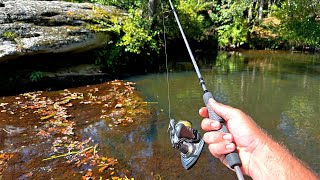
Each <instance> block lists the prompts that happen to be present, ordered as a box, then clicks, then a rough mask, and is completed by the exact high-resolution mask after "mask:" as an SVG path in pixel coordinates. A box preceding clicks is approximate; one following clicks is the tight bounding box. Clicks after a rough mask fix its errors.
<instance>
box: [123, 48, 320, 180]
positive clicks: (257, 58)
mask: <svg viewBox="0 0 320 180" xmlns="http://www.w3.org/2000/svg"><path fill="white" fill-rule="evenodd" d="M184 61H185V62H178V63H172V66H171V68H170V73H169V81H168V83H169V93H168V90H167V85H168V83H167V74H166V73H156V74H149V75H144V76H136V77H132V78H130V79H129V80H130V81H133V82H136V83H137V85H136V87H137V89H138V90H139V91H141V93H142V95H143V96H144V99H146V100H147V101H150V102H157V104H154V108H155V110H156V115H157V116H156V118H157V121H156V122H157V123H156V124H155V127H156V128H155V129H156V131H157V134H156V135H155V134H152V133H151V134H150V136H149V137H150V139H152V142H150V143H151V144H153V146H154V147H153V150H152V151H151V152H153V153H149V154H151V156H152V157H153V159H155V160H152V161H147V162H146V164H145V166H146V167H150V166H156V167H157V168H158V169H159V170H158V171H157V172H158V173H159V174H160V175H161V177H162V178H163V179H207V178H209V179H212V178H215V179H235V178H236V177H235V175H234V173H233V172H231V171H230V170H228V169H227V168H226V167H224V166H223V165H222V164H221V163H220V162H219V161H218V160H216V159H214V158H213V157H212V156H211V155H210V153H209V151H208V150H207V146H205V147H204V151H203V152H202V155H201V157H200V159H199V161H198V162H197V164H196V165H195V166H194V167H193V169H191V170H189V171H186V170H184V169H183V168H182V166H181V164H180V160H179V153H178V151H177V150H175V149H172V148H171V147H170V143H169V135H168V133H167V132H166V130H167V125H168V122H169V113H170V114H171V117H172V118H174V119H176V120H189V121H191V122H192V123H193V127H194V128H196V129H198V130H200V127H199V126H200V122H201V120H202V118H201V117H200V116H199V114H198V109H199V108H200V107H202V106H203V101H202V89H201V87H200V86H199V81H198V79H197V76H196V73H195V72H194V70H193V66H192V64H191V61H190V60H189V59H185V60H184ZM169 62H170V60H169ZM198 64H199V68H200V71H201V72H202V76H203V78H204V81H205V82H206V85H207V88H208V89H209V91H211V92H212V93H213V96H215V97H216V98H217V99H218V100H219V101H221V102H224V103H227V104H229V105H231V106H234V107H237V108H239V109H241V110H243V111H245V112H246V113H248V114H249V115H250V116H251V117H252V118H253V119H254V120H255V121H256V123H257V124H258V125H259V126H261V127H262V128H263V129H265V130H266V131H267V133H268V134H269V135H271V136H272V137H273V138H274V139H275V140H277V141H279V142H281V143H282V144H283V145H285V146H286V147H287V148H288V149H289V150H290V151H291V152H292V153H293V154H295V155H296V156H297V157H299V158H300V159H302V160H303V161H305V162H306V163H307V164H308V165H309V166H310V167H311V168H312V169H313V170H315V171H316V172H317V173H318V174H319V173H320V168H319V162H320V156H318V155H317V154H319V153H318V152H319V150H320V130H319V127H320V121H319V117H320V104H319V102H320V56H319V55H309V54H298V53H288V52H281V51H242V52H234V53H232V52H229V53H226V52H220V53H218V55H217V56H216V57H212V58H210V57H209V58H206V59H205V60H202V61H199V62H198ZM168 95H169V99H170V109H169V102H168ZM169 111H170V112H169ZM202 133H203V132H202ZM158 159H159V160H158ZM173 159H174V160H173ZM149 163H150V164H149ZM156 167H155V169H157V168H156Z"/></svg>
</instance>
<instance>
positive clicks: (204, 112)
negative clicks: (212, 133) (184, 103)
mask: <svg viewBox="0 0 320 180" xmlns="http://www.w3.org/2000/svg"><path fill="white" fill-rule="evenodd" d="M199 114H200V116H202V117H204V118H208V117H209V115H208V109H207V107H202V108H200V109H199Z"/></svg>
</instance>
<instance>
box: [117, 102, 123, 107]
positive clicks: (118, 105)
mask: <svg viewBox="0 0 320 180" xmlns="http://www.w3.org/2000/svg"><path fill="white" fill-rule="evenodd" d="M122 106H123V104H121V103H119V104H116V106H115V108H121V107H122Z"/></svg>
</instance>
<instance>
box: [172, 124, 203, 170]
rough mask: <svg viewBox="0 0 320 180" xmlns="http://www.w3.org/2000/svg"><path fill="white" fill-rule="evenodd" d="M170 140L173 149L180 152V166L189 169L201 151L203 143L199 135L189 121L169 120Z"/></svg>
mask: <svg viewBox="0 0 320 180" xmlns="http://www.w3.org/2000/svg"><path fill="white" fill-rule="evenodd" d="M168 130H169V131H170V140H171V144H172V147H173V148H176V149H179V150H180V157H181V163H182V166H183V167H184V168H185V169H187V170H188V169H190V168H191V167H193V165H194V164H195V163H196V162H197V160H198V159H199V157H200V154H201V152H202V149H203V145H204V141H203V140H202V138H201V135H200V133H199V132H198V131H197V130H195V129H193V128H192V123H191V122H190V121H179V122H178V123H176V124H175V120H174V119H171V120H170V123H169V128H168Z"/></svg>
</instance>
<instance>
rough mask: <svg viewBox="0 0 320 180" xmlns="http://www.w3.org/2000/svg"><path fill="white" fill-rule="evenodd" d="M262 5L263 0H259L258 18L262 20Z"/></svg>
mask: <svg viewBox="0 0 320 180" xmlns="http://www.w3.org/2000/svg"><path fill="white" fill-rule="evenodd" d="M263 5H264V0H260V4H259V11H258V14H259V15H258V19H259V20H262V17H263Z"/></svg>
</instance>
